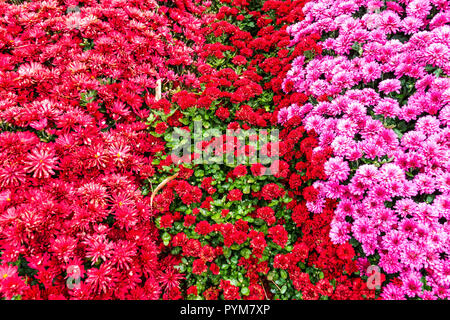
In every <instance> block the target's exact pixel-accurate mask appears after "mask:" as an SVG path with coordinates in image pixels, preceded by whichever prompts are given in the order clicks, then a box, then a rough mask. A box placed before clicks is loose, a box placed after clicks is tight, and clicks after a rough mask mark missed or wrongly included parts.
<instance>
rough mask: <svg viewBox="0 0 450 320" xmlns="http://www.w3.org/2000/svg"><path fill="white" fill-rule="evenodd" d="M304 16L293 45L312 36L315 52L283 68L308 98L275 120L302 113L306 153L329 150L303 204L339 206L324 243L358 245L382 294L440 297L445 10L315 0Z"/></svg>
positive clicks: (446, 158) (445, 271)
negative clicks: (313, 194) (308, 138)
mask: <svg viewBox="0 0 450 320" xmlns="http://www.w3.org/2000/svg"><path fill="white" fill-rule="evenodd" d="M304 13H305V16H306V17H305V19H304V20H303V21H301V22H299V23H297V24H294V25H292V26H290V27H289V28H288V31H289V32H290V34H291V36H292V42H291V44H292V45H296V44H297V42H299V41H301V40H300V39H302V38H304V37H306V36H308V35H311V34H319V35H321V36H322V38H321V40H320V41H319V42H318V44H320V45H321V46H322V49H323V51H322V53H321V54H318V53H314V52H313V53H312V54H310V55H304V56H299V57H298V58H296V60H295V61H294V62H293V65H292V68H291V70H290V71H289V72H288V74H287V77H286V79H285V80H284V83H283V86H284V89H285V91H286V92H288V91H289V90H290V88H291V87H292V88H293V90H294V91H296V92H300V93H303V94H306V95H308V96H310V103H307V104H305V105H302V106H300V105H297V104H294V105H291V106H290V107H288V108H285V109H282V110H280V113H279V122H280V123H282V124H283V123H285V121H287V120H288V119H289V118H290V117H292V116H294V115H300V116H301V117H302V118H303V119H304V120H303V121H304V126H305V128H306V129H308V130H314V131H315V132H316V133H317V134H318V136H319V146H318V147H317V148H316V151H320V150H323V149H324V148H326V147H329V146H331V147H332V148H333V151H334V156H333V157H332V158H331V159H329V160H328V161H327V162H326V163H325V167H324V170H325V173H326V175H327V177H328V178H327V179H326V180H325V181H317V182H316V183H315V184H314V186H315V188H316V189H317V190H318V191H319V196H318V199H317V200H316V201H314V202H309V203H308V204H307V207H308V209H309V210H310V211H312V212H321V211H322V210H323V208H324V206H325V199H326V198H332V199H339V200H340V202H339V205H338V207H337V210H336V213H335V217H334V219H333V221H332V223H331V231H330V237H331V239H332V241H333V242H335V243H345V242H347V241H349V240H352V241H353V242H352V243H358V246H359V245H360V246H361V247H362V250H363V252H364V257H361V258H359V260H358V262H359V265H360V266H361V271H362V273H364V272H365V271H366V269H365V268H367V266H368V265H369V264H377V265H378V266H379V267H380V268H381V269H382V271H383V272H384V273H385V274H387V275H388V279H390V281H387V282H385V285H384V286H383V289H382V293H381V296H382V297H383V298H385V299H403V298H407V297H408V298H414V297H420V298H423V299H436V298H442V299H445V298H449V297H450V259H449V258H448V254H450V224H449V222H448V221H449V220H450V170H449V169H450V129H449V128H448V125H449V123H450V78H449V77H448V75H449V74H450V25H449V22H450V3H449V2H448V1H446V0H412V1H410V0H400V1H396V2H394V1H388V2H383V1H366V0H356V1H335V0H313V1H311V2H309V3H308V4H306V5H305V8H304ZM363 266H364V267H365V268H363Z"/></svg>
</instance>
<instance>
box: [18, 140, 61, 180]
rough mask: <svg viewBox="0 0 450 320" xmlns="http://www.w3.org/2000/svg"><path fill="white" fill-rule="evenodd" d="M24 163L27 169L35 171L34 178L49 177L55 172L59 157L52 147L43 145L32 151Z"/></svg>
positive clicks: (30, 171) (31, 171)
mask: <svg viewBox="0 0 450 320" xmlns="http://www.w3.org/2000/svg"><path fill="white" fill-rule="evenodd" d="M24 163H25V170H26V171H27V172H29V173H33V178H38V179H41V178H49V177H50V175H53V174H55V171H53V169H56V167H57V166H56V163H57V157H56V156H55V152H54V151H53V150H52V149H50V148H48V147H46V146H43V145H41V146H40V147H38V148H35V149H33V150H32V151H31V153H30V154H29V155H28V157H27V158H26V160H25V161H24Z"/></svg>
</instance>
